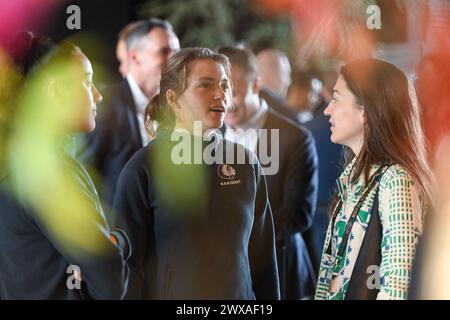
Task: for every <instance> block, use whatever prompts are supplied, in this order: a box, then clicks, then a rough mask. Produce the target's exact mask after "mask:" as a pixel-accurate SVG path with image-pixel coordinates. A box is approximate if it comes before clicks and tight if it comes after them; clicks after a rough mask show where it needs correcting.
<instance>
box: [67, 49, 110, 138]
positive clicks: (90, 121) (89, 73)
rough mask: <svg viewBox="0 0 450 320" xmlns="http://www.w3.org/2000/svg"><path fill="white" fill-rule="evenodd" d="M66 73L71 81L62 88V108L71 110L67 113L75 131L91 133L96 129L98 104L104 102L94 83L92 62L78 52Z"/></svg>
mask: <svg viewBox="0 0 450 320" xmlns="http://www.w3.org/2000/svg"><path fill="white" fill-rule="evenodd" d="M65 72H67V73H68V74H69V75H70V76H69V77H70V80H69V81H68V83H66V84H64V85H63V86H61V87H60V88H61V90H62V92H60V95H59V96H60V97H62V99H63V101H62V102H63V104H64V105H62V106H61V107H64V108H69V109H68V110H67V112H69V113H70V114H71V115H72V120H73V122H71V124H70V125H71V127H72V130H73V131H75V132H91V131H92V130H94V129H95V117H96V116H97V103H99V102H100V101H101V100H102V96H101V95H100V92H99V91H98V90H97V88H96V87H95V85H94V83H93V81H92V78H93V76H94V71H93V69H92V65H91V62H90V61H89V59H88V58H87V57H86V56H85V55H84V54H83V53H82V52H81V51H76V52H75V53H74V54H73V60H72V61H71V62H70V66H69V69H68V70H66V71H65Z"/></svg>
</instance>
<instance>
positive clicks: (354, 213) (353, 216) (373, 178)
mask: <svg viewBox="0 0 450 320" xmlns="http://www.w3.org/2000/svg"><path fill="white" fill-rule="evenodd" d="M388 168H389V167H384V166H381V167H380V168H378V170H377V171H376V172H375V173H374V174H373V175H372V176H371V177H370V179H369V183H368V184H367V188H365V190H364V193H363V195H362V196H361V197H360V198H359V201H358V203H357V204H356V206H355V208H354V209H353V211H352V214H351V215H350V218H349V219H348V222H347V225H346V227H345V232H344V235H343V237H342V241H341V244H340V245H339V250H338V253H337V257H338V258H339V259H341V258H342V256H343V255H344V250H345V248H346V247H347V242H348V239H349V237H350V232H351V231H352V227H353V223H355V221H356V217H357V216H358V213H359V210H360V209H361V206H362V204H363V202H364V200H365V199H366V197H367V196H368V195H369V193H370V191H371V190H372V189H373V187H374V186H375V183H376V181H377V177H379V176H382V175H383V174H384V173H385V172H386V170H387V169H388ZM383 169H384V171H383V172H382V173H381V171H382V170H383ZM380 173H381V174H380ZM342 203H343V201H342V199H340V200H339V203H338V204H337V206H336V208H335V209H334V212H333V218H332V222H331V223H332V224H331V237H330V241H329V242H328V247H327V250H326V253H327V254H329V255H331V254H332V250H331V243H332V240H333V233H334V224H335V223H336V217H337V215H338V214H339V211H340V210H341V208H342Z"/></svg>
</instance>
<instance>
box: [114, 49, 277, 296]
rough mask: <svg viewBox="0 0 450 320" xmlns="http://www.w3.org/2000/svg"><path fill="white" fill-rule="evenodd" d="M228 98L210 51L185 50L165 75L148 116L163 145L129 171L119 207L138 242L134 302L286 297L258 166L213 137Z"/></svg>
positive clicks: (221, 59) (154, 145) (220, 67)
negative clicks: (283, 292)
mask: <svg viewBox="0 0 450 320" xmlns="http://www.w3.org/2000/svg"><path fill="white" fill-rule="evenodd" d="M230 95H231V84H230V65H229V62H228V59H227V58H226V57H225V56H223V55H221V54H217V53H215V52H213V51H211V50H209V49H204V48H187V49H183V50H181V51H179V52H178V53H176V54H175V55H174V56H172V57H171V58H170V59H169V61H168V63H167V66H166V67H165V69H164V70H163V72H162V77H161V89H160V94H159V95H157V96H156V97H155V98H154V99H153V100H152V101H151V103H150V105H149V107H148V108H147V111H146V118H147V120H148V121H147V126H148V129H149V131H150V132H151V134H152V135H154V136H156V139H155V140H154V141H152V142H151V143H150V144H149V145H148V146H146V147H145V148H143V149H141V150H140V151H138V152H137V153H136V154H135V155H134V156H133V157H132V158H131V159H130V161H129V162H128V163H127V165H126V166H125V168H124V170H123V171H122V173H121V175H120V178H119V184H118V188H117V191H116V195H115V199H114V205H113V216H114V219H115V226H116V228H117V229H120V230H123V231H124V232H125V233H126V234H127V235H128V236H129V238H130V243H131V256H130V258H129V259H128V266H129V268H130V281H129V286H128V291H127V298H131V299H255V298H256V299H278V298H279V284H278V276H277V265H276V255H275V247H274V231H273V220H272V214H271V211H270V206H269V203H268V200H267V192H266V185H265V180H264V177H263V176H262V175H261V172H260V166H259V164H258V162H257V161H256V159H255V158H254V156H253V155H252V154H250V153H249V152H248V151H247V150H246V149H244V148H243V147H242V146H239V145H236V144H233V143H231V142H227V141H225V140H223V139H221V138H220V137H218V136H217V135H216V134H215V131H214V130H215V129H218V128H220V127H221V126H222V125H223V119H224V116H225V112H226V110H227V108H228V107H229V104H230V101H231V100H230V98H231V97H230ZM155 127H157V131H156V132H155V131H154V130H153V129H154V128H155ZM220 159H221V160H222V161H221V160H220ZM260 198H262V199H264V201H257V199H260ZM257 203H262V204H263V205H260V206H258V205H257Z"/></svg>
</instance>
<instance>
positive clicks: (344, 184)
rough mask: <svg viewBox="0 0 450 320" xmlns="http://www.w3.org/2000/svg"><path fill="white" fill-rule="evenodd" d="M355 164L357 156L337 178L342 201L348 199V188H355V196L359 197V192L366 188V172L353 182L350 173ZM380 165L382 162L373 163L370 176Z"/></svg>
mask: <svg viewBox="0 0 450 320" xmlns="http://www.w3.org/2000/svg"><path fill="white" fill-rule="evenodd" d="M355 164H356V157H355V158H354V159H353V160H352V161H351V162H350V163H349V164H348V165H347V167H346V168H345V169H344V171H343V172H342V174H341V175H340V177H339V178H338V179H337V180H336V184H337V187H338V192H339V197H340V198H341V200H342V201H345V200H346V198H347V196H348V190H354V193H355V196H356V197H357V196H358V194H357V193H359V192H361V191H362V190H364V188H365V181H364V174H361V176H360V177H359V178H358V180H357V181H356V182H353V183H352V182H351V181H350V175H351V174H352V172H353V168H354V166H355ZM380 166H381V164H374V165H372V167H371V168H370V171H369V177H371V176H372V175H373V174H374V173H375V172H376V171H377V170H378V169H379V168H380Z"/></svg>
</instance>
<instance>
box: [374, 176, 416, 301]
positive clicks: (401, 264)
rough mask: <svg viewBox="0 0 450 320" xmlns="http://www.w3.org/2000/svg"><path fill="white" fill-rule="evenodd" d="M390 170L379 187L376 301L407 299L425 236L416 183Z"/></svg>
mask: <svg viewBox="0 0 450 320" xmlns="http://www.w3.org/2000/svg"><path fill="white" fill-rule="evenodd" d="M393 170H394V169H389V171H387V173H389V172H390V173H391V174H385V175H383V178H382V180H381V184H380V195H379V203H380V211H379V212H380V220H381V224H382V228H383V233H382V243H381V265H380V277H381V281H380V282H381V286H380V292H379V293H378V296H377V299H382V300H384V299H395V300H397V299H406V298H407V294H408V288H409V285H410V281H411V273H412V265H413V261H414V256H415V253H416V246H417V244H418V242H419V238H420V236H421V234H422V226H423V218H424V212H423V204H422V203H421V200H420V196H419V192H418V189H417V186H416V185H415V182H414V181H413V180H412V178H411V177H410V176H409V175H408V174H407V173H405V172H404V171H403V170H396V171H397V172H396V173H394V174H392V172H393Z"/></svg>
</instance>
